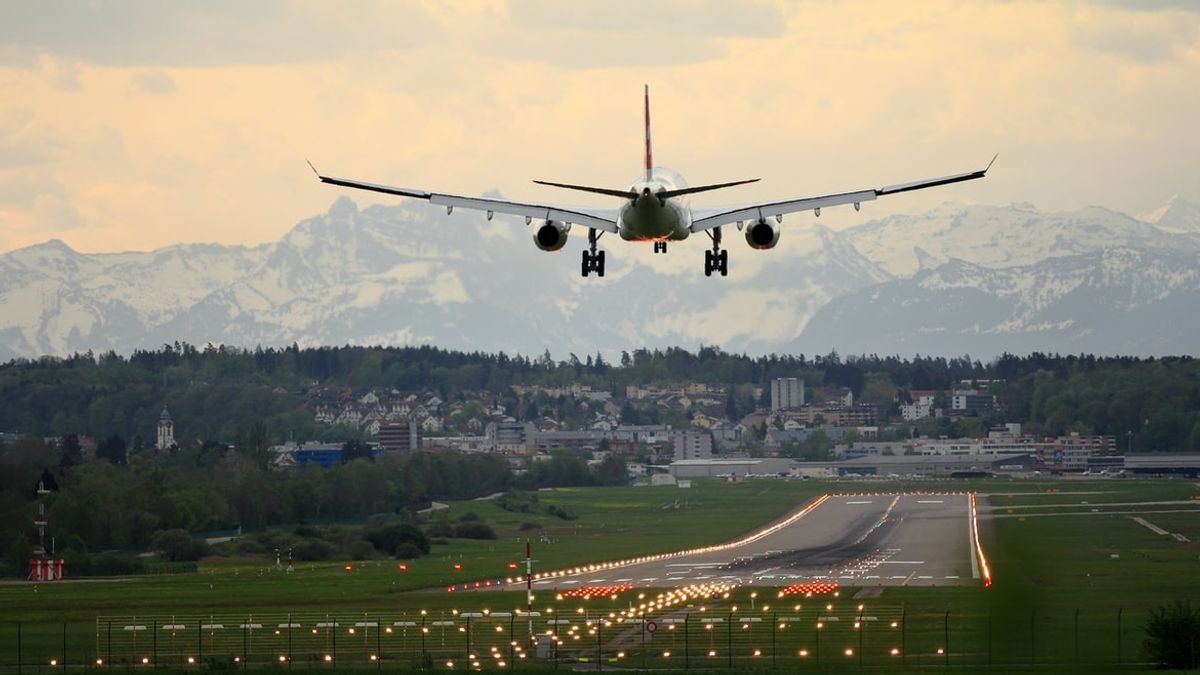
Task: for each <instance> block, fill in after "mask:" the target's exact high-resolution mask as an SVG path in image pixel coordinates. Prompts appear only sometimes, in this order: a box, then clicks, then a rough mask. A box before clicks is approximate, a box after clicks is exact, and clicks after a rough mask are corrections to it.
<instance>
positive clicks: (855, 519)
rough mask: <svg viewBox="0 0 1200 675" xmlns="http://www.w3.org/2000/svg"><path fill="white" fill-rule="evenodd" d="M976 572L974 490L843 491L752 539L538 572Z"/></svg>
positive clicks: (656, 578)
mask: <svg viewBox="0 0 1200 675" xmlns="http://www.w3.org/2000/svg"><path fill="white" fill-rule="evenodd" d="M977 574H978V572H977V571H974V572H973V565H972V552H971V543H970V523H969V505H968V497H967V495H964V494H944V495H928V494H922V495H911V494H906V495H896V494H886V495H885V494H879V495H860V496H855V495H839V496H831V497H829V498H827V499H825V500H824V501H823V502H822V503H821V504H820V505H818V506H817V507H816V508H814V509H812V510H811V511H810V512H808V513H807V514H805V515H804V516H803V517H801V518H799V519H798V520H796V521H795V522H792V523H790V524H788V525H787V526H785V527H783V528H781V529H779V530H778V531H775V532H772V533H771V534H768V535H767V536H765V537H762V538H759V539H757V540H755V541H752V542H748V543H744V544H741V545H738V546H734V547H729V548H723V549H722V550H714V551H710V552H700V553H694V554H688V555H682V556H672V557H666V558H664V559H662V560H655V561H651V562H643V563H636V564H630V565H625V566H621V567H616V568H611V569H605V570H602V571H593V572H581V573H579V574H571V575H565V576H558V577H554V578H549V579H540V580H537V581H535V582H534V589H535V590H536V589H541V590H550V589H554V590H557V591H566V590H570V589H572V588H583V587H588V586H598V585H611V584H631V585H633V586H637V587H677V586H682V585H687V584H690V583H697V582H701V583H702V582H715V581H729V582H733V583H736V584H737V585H753V586H772V587H778V586H787V585H789V584H793V583H798V582H804V581H814V580H821V581H836V582H838V583H839V584H840V585H842V586H935V585H936V586H944V585H960V584H968V583H972V579H974V578H977V577H976V575H977ZM975 583H978V582H975Z"/></svg>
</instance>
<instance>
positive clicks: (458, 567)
mask: <svg viewBox="0 0 1200 675" xmlns="http://www.w3.org/2000/svg"><path fill="white" fill-rule="evenodd" d="M461 569H462V563H454V571H456V572H457V571H458V570H461Z"/></svg>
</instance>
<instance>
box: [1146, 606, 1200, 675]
mask: <svg viewBox="0 0 1200 675" xmlns="http://www.w3.org/2000/svg"><path fill="white" fill-rule="evenodd" d="M1142 648H1143V649H1144V650H1145V652H1146V656H1147V657H1148V658H1149V659H1150V660H1151V661H1153V662H1154V663H1155V664H1157V665H1158V666H1160V667H1162V668H1172V669H1179V670H1183V669H1187V670H1191V669H1193V668H1195V667H1196V666H1197V665H1200V610H1197V609H1192V603H1191V602H1188V601H1184V600H1176V601H1175V602H1174V603H1172V604H1170V605H1166V606H1164V607H1159V608H1158V609H1156V610H1154V611H1153V612H1151V613H1150V617H1149V618H1148V619H1147V620H1146V640H1145V641H1144V642H1143V643H1142Z"/></svg>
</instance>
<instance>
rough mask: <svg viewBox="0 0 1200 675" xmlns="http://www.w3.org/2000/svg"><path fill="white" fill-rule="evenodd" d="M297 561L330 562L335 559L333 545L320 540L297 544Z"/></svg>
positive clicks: (309, 540)
mask: <svg viewBox="0 0 1200 675" xmlns="http://www.w3.org/2000/svg"><path fill="white" fill-rule="evenodd" d="M295 553H296V560H329V559H330V558H331V557H333V545H332V544H330V543H329V542H327V541H322V540H320V539H305V540H304V541H301V542H300V543H298V544H296V548H295Z"/></svg>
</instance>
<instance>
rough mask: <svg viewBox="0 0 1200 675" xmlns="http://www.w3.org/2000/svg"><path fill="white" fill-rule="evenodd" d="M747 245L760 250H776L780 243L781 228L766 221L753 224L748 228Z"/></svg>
mask: <svg viewBox="0 0 1200 675" xmlns="http://www.w3.org/2000/svg"><path fill="white" fill-rule="evenodd" d="M746 243H747V244H750V248H756V249H759V250H764V249H768V248H775V244H778V243H779V228H778V227H775V226H774V225H772V224H771V223H768V222H767V221H766V220H760V221H758V222H757V223H753V224H751V225H750V227H747V228H746Z"/></svg>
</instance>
